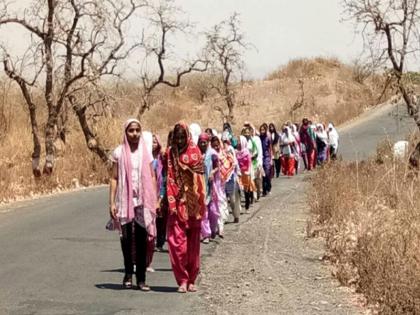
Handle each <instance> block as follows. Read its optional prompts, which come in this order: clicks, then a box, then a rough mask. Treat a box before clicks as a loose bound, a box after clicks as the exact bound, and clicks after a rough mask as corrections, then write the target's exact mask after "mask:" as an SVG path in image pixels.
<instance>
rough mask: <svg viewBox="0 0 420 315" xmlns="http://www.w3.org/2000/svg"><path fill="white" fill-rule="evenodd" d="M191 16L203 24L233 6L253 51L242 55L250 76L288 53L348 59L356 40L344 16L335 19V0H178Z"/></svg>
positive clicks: (339, 9)
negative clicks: (252, 45)
mask: <svg viewBox="0 0 420 315" xmlns="http://www.w3.org/2000/svg"><path fill="white" fill-rule="evenodd" d="M177 3H179V4H180V5H181V6H182V8H183V9H184V10H185V11H186V13H187V14H189V15H190V17H191V18H192V20H195V21H197V22H198V24H199V26H200V27H202V28H206V27H209V26H211V25H213V24H215V23H217V22H219V21H220V20H222V19H224V18H225V17H227V16H229V15H230V14H232V12H235V11H236V12H238V13H239V14H240V16H241V21H242V29H243V31H244V32H245V34H246V38H247V40H248V41H249V42H251V43H252V44H254V45H255V47H257V51H255V50H250V51H248V52H247V54H246V57H245V61H246V64H247V69H248V72H249V74H250V75H251V76H253V77H263V76H265V75H266V74H267V73H269V72H271V71H273V70H275V69H276V68H277V67H279V66H280V65H283V64H285V63H287V62H288V61H289V60H291V59H295V58H300V57H314V56H326V57H331V56H333V57H338V58H339V59H340V60H342V61H344V62H351V61H352V60H353V59H354V58H356V57H358V56H359V55H360V53H361V51H362V40H361V38H360V37H359V36H357V35H355V32H354V29H353V25H352V24H351V23H350V22H343V23H341V22H340V20H341V18H342V16H341V12H342V10H343V9H342V7H341V5H340V3H341V1H340V0H178V1H177Z"/></svg>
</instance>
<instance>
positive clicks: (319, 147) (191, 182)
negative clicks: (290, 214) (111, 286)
mask: <svg viewBox="0 0 420 315" xmlns="http://www.w3.org/2000/svg"><path fill="white" fill-rule="evenodd" d="M123 132H124V136H123V141H122V143H121V144H120V145H119V146H118V147H117V148H116V149H115V150H114V151H113V153H112V156H111V160H112V162H113V166H112V174H111V179H110V194H109V205H110V216H111V220H110V221H109V223H108V225H107V228H108V229H110V230H117V231H119V234H120V240H121V248H122V253H123V258H124V268H125V275H124V278H123V284H122V285H123V287H124V288H134V287H135V288H138V289H139V290H142V291H149V290H150V287H149V286H148V285H147V284H146V271H154V270H153V267H152V262H153V254H154V252H155V251H163V246H164V244H165V242H167V246H168V251H169V257H170V261H171V265H172V270H173V273H174V276H175V279H176V281H177V283H178V286H179V287H178V292H180V293H186V292H195V291H196V290H197V288H196V285H195V281H196V279H197V276H198V274H199V270H200V246H201V243H204V244H206V243H209V242H210V241H211V240H212V239H215V238H216V237H220V238H224V226H225V223H226V222H227V221H228V219H229V216H230V213H232V215H233V222H234V223H238V222H239V219H240V215H241V214H242V213H243V211H242V209H243V207H242V203H241V200H242V199H243V200H244V204H243V206H244V209H245V211H244V212H245V213H248V212H249V209H250V207H251V206H252V204H253V203H255V202H257V201H258V200H259V199H260V198H261V197H265V196H267V195H269V194H271V186H272V185H271V182H272V178H274V177H279V176H280V175H281V174H283V175H285V176H287V177H291V176H294V175H295V174H297V173H298V172H300V170H303V168H305V169H306V170H308V171H310V170H312V169H313V168H315V167H316V166H317V165H322V164H323V163H325V162H326V161H327V160H328V159H335V158H336V156H337V150H338V142H339V136H338V133H337V131H336V129H335V128H334V125H333V124H332V123H330V124H329V125H328V127H327V128H325V126H324V125H323V124H313V123H312V122H311V121H309V120H308V119H303V121H302V124H301V126H299V125H298V124H294V123H291V122H287V123H285V124H284V125H282V127H281V130H280V131H277V129H276V126H275V124H273V123H270V124H266V123H264V124H262V125H261V126H260V128H259V129H256V128H255V127H254V126H253V125H252V124H251V123H248V122H246V123H245V124H244V125H243V127H242V129H241V132H240V135H235V134H234V132H233V129H232V127H231V125H230V124H229V123H225V124H224V125H223V129H222V131H221V132H220V133H219V132H218V131H217V130H215V129H211V128H207V129H205V131H202V129H201V127H200V126H199V125H198V124H191V125H190V126H188V125H186V124H185V123H182V122H180V123H177V124H176V125H175V126H174V128H173V129H172V130H171V131H170V132H169V134H168V138H167V144H166V148H163V146H162V144H161V141H160V139H159V137H158V136H157V135H154V134H152V133H150V132H147V131H143V130H142V128H141V124H140V122H139V121H138V120H136V119H129V120H128V121H127V122H126V123H125V124H124V130H123ZM302 163H303V164H302ZM134 273H135V274H136V280H137V285H136V286H134V285H133V280H132V278H133V274H134Z"/></svg>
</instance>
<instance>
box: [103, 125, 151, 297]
mask: <svg viewBox="0 0 420 315" xmlns="http://www.w3.org/2000/svg"><path fill="white" fill-rule="evenodd" d="M112 161H113V166H112V175H111V180H110V194H109V204H110V215H111V218H112V219H113V220H114V222H118V225H120V226H121V231H120V233H121V248H122V252H123V257H124V269H125V275H124V279H123V287H124V288H127V289H129V288H132V276H133V273H134V265H133V257H132V255H133V246H132V245H133V243H132V241H133V238H134V239H135V253H136V254H135V255H136V259H135V260H136V279H137V288H138V289H140V290H142V291H149V290H150V288H149V286H148V285H146V266H147V261H146V259H147V244H148V241H150V240H151V239H154V238H155V236H156V226H155V217H156V185H155V177H154V174H153V173H154V172H153V167H152V161H153V157H152V155H151V154H150V151H149V150H148V149H147V147H146V143H145V141H144V139H143V137H142V132H141V125H140V122H139V121H138V120H136V119H129V120H127V122H126V123H125V124H124V138H123V143H122V144H121V145H119V146H118V147H117V148H116V149H115V150H114V152H113V154H112Z"/></svg>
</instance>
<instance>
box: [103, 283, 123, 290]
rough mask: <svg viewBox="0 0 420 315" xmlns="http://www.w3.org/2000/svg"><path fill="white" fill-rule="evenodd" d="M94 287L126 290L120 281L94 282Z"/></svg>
mask: <svg viewBox="0 0 420 315" xmlns="http://www.w3.org/2000/svg"><path fill="white" fill-rule="evenodd" d="M95 287H96V288H97V289H108V290H116V291H121V290H127V289H124V288H123V287H122V285H121V284H120V283H99V284H95Z"/></svg>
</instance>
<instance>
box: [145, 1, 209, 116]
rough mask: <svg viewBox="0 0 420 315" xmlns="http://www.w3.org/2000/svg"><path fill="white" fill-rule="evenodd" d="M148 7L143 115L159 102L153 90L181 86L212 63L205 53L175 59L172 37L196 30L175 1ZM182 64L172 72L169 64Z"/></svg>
mask: <svg viewBox="0 0 420 315" xmlns="http://www.w3.org/2000/svg"><path fill="white" fill-rule="evenodd" d="M147 9H148V12H147V17H146V19H147V21H148V27H146V31H145V33H144V34H143V40H142V43H141V47H142V48H143V49H144V50H145V53H146V57H145V60H144V61H143V68H142V69H141V81H142V94H141V97H142V100H141V103H140V104H139V110H138V117H139V118H141V117H142V116H143V114H144V113H145V112H146V110H148V109H150V107H151V105H153V103H154V101H155V99H154V95H153V92H154V91H155V89H156V88H157V87H158V86H160V85H164V86H167V87H171V88H177V87H179V86H180V85H181V80H182V78H183V77H184V76H186V75H187V74H190V73H193V72H205V71H207V68H208V64H209V62H208V61H207V59H206V58H204V57H203V56H198V57H197V58H194V59H193V60H188V61H184V62H182V61H179V60H175V55H176V54H175V52H174V51H173V46H172V45H171V42H170V40H171V36H172V37H176V36H177V35H179V34H190V33H192V32H193V30H192V28H193V25H192V24H191V23H190V22H188V21H186V20H185V19H182V14H183V12H182V11H181V9H180V8H179V7H177V6H176V5H175V4H174V1H173V0H159V1H158V2H157V3H149V4H148V6H147ZM181 63H183V64H184V65H182V66H180V67H177V68H175V69H171V70H172V71H168V64H169V65H170V64H177V65H178V64H181ZM150 64H152V68H150Z"/></svg>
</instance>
